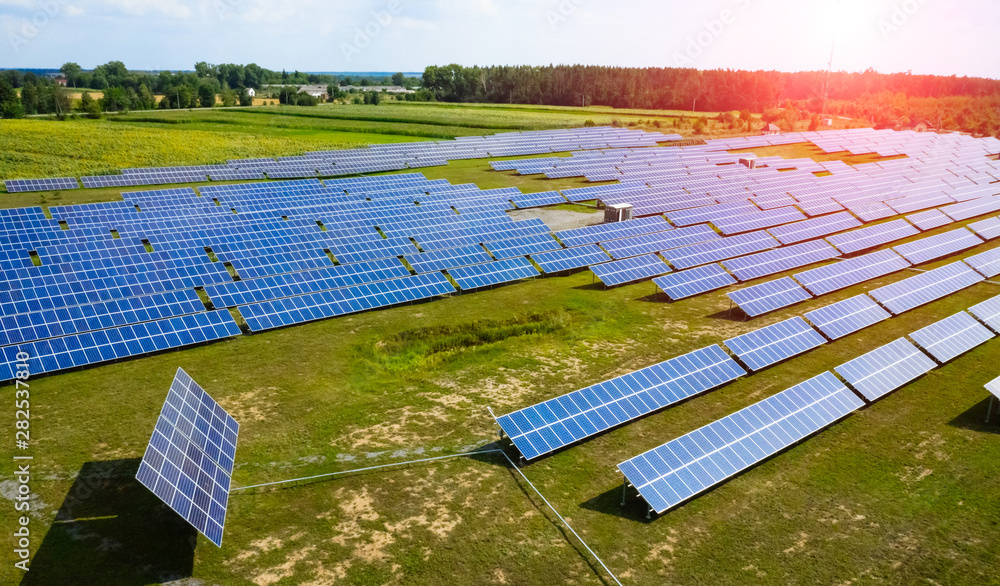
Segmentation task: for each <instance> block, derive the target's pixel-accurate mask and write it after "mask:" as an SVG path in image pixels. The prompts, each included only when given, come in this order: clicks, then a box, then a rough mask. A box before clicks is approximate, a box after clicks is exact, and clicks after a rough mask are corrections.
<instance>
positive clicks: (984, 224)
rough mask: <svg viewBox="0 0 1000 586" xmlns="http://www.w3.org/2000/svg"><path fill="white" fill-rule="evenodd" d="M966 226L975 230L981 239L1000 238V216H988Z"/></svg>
mask: <svg viewBox="0 0 1000 586" xmlns="http://www.w3.org/2000/svg"><path fill="white" fill-rule="evenodd" d="M967 228H969V229H970V230H972V231H973V232H975V233H976V234H977V235H979V237H980V238H982V239H983V240H993V239H994V238H1000V218H990V219H988V220H982V221H980V222H973V223H971V224H969V225H968V226H967Z"/></svg>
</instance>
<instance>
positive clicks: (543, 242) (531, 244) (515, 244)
mask: <svg viewBox="0 0 1000 586" xmlns="http://www.w3.org/2000/svg"><path fill="white" fill-rule="evenodd" d="M486 248H487V249H488V250H489V251H490V252H491V253H493V256H494V257H496V258H497V259H498V260H503V259H505V258H514V257H516V256H528V255H529V254H536V253H539V252H550V251H553V250H560V249H561V248H562V246H560V245H559V243H558V242H556V241H555V240H554V239H553V238H552V236H551V235H550V234H538V235H535V236H525V237H523V238H511V239H508V240H492V241H490V242H487V243H486Z"/></svg>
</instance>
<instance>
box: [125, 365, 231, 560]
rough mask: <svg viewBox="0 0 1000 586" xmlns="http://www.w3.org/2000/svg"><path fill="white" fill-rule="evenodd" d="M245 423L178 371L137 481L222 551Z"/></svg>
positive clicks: (147, 447)
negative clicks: (236, 418) (237, 446)
mask: <svg viewBox="0 0 1000 586" xmlns="http://www.w3.org/2000/svg"><path fill="white" fill-rule="evenodd" d="M239 432H240V424H239V423H237V422H236V420H235V419H233V418H232V417H231V416H230V415H229V413H227V412H226V410H225V409H223V408H222V407H221V406H220V405H219V404H218V403H217V402H216V401H215V400H214V399H212V397H210V396H209V395H208V393H206V392H205V391H204V389H202V388H201V387H200V386H198V383H196V382H194V381H193V380H191V377H190V376H188V374H187V373H186V372H184V371H183V370H181V369H180V368H178V369H177V375H176V376H175V377H174V382H173V384H171V385H170V391H169V392H168V393H167V399H166V402H164V404H163V409H162V410H161V411H160V416H159V418H158V419H157V420H156V428H155V429H154V430H153V436H152V437H151V438H150V440H149V445H148V446H146V453H145V454H144V455H143V457H142V462H141V463H140V464H139V471H138V472H137V473H136V475H135V477H136V479H137V480H138V481H139V482H140V483H142V485H143V486H145V487H146V488H148V489H149V490H151V491H153V494H155V495H156V496H158V497H160V500H162V501H163V502H164V503H166V504H167V506H169V507H170V508H171V509H173V510H174V511H176V512H177V514H179V515H180V516H181V517H182V518H183V519H184V520H185V521H187V522H188V523H190V524H191V525H193V526H194V528H195V529H197V530H198V531H200V532H201V533H202V534H203V535H204V536H205V537H207V538H208V539H209V541H211V542H212V543H214V544H215V545H217V546H219V547H222V532H223V528H224V527H225V524H226V507H227V506H228V504H229V488H230V485H231V484H232V476H233V459H234V458H235V457H236V441H237V439H238V437H239Z"/></svg>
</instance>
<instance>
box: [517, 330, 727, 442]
mask: <svg viewBox="0 0 1000 586" xmlns="http://www.w3.org/2000/svg"><path fill="white" fill-rule="evenodd" d="M745 374H746V371H745V370H743V369H742V368H741V367H740V365H738V364H736V362H735V361H733V359H732V358H730V357H729V356H727V355H726V353H725V352H723V350H722V348H719V347H718V346H709V347H707V348H702V349H701V350H696V351H694V352H691V353H689V354H685V355H683V356H679V357H677V358H671V359H670V360H667V361H666V362H661V363H659V364H655V365H653V366H650V367H648V368H643V369H642V370H637V371H635V372H632V373H629V374H626V375H624V376H621V377H618V378H615V379H611V380H609V381H606V382H603V383H600V384H596V385H593V386H591V387H587V388H585V389H581V390H579V391H574V392H572V393H569V394H567V395H563V396H561V397H556V398H555V399H550V400H548V401H545V402H544V403H539V404H538V405H533V406H531V407H527V408H525V409H521V410H520V411H515V412H514V413H510V414H508V415H504V416H502V417H500V418H498V419H497V423H499V424H500V427H501V429H503V430H504V432H505V433H506V434H507V435H508V436H509V437H510V439H511V441H513V442H514V445H515V446H517V449H518V450H520V452H521V454H522V455H523V456H524V457H525V459H528V460H532V459H535V458H537V457H539V456H541V455H544V454H548V453H550V452H552V451H554V450H558V449H559V448H562V447H565V446H567V445H569V444H572V443H575V442H578V441H580V440H582V439H584V438H587V437H590V436H593V435H595V434H597V433H601V432H603V431H606V430H608V429H611V428H612V427H616V426H618V425H621V424H622V423H626V422H628V421H631V420H633V419H637V418H639V417H642V416H644V415H647V414H649V413H652V412H653V411H656V410H659V409H662V408H664V407H666V406H668V405H672V404H674V403H678V402H680V401H683V400H685V399H687V398H689V397H693V396H694V395H697V394H700V393H703V392H705V391H708V390H710V389H714V388H716V387H718V386H721V385H724V384H726V383H728V382H731V381H734V380H736V379H737V378H739V377H741V376H744V375H745Z"/></svg>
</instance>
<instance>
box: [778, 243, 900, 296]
mask: <svg viewBox="0 0 1000 586" xmlns="http://www.w3.org/2000/svg"><path fill="white" fill-rule="evenodd" d="M909 267H910V263H909V262H907V261H906V259H904V258H903V257H901V256H899V255H898V254H896V253H895V252H893V251H891V250H880V251H878V252H873V253H871V254H866V255H864V256H859V257H857V258H852V259H850V260H845V261H841V262H838V263H834V264H832V265H827V266H825V267H820V268H818V269H812V270H809V271H806V272H804V273H798V274H796V275H795V280H796V281H798V282H799V283H802V285H803V286H804V287H805V288H806V289H808V290H809V291H810V292H811V293H812V294H813V295H816V296H819V295H825V294H827V293H831V292H833V291H838V290H840V289H846V288H847V287H850V286H852V285H857V284H858V283H864V282H865V281H870V280H872V279H877V278H879V277H883V276H885V275H889V274H892V273H895V272H898V271H901V270H903V269H906V268H909Z"/></svg>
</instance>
